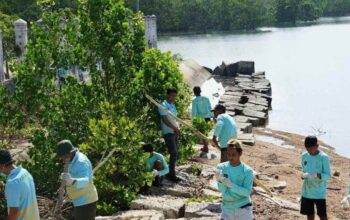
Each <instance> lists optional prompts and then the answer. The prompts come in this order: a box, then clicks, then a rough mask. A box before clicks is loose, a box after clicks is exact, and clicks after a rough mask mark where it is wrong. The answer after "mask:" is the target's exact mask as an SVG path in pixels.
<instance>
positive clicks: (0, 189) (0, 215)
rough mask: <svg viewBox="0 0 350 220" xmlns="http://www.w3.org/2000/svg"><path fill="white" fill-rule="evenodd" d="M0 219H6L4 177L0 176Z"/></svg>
mask: <svg viewBox="0 0 350 220" xmlns="http://www.w3.org/2000/svg"><path fill="white" fill-rule="evenodd" d="M0 219H7V207H6V198H5V178H4V177H0Z"/></svg>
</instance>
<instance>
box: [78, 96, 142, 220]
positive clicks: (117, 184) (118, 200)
mask: <svg viewBox="0 0 350 220" xmlns="http://www.w3.org/2000/svg"><path fill="white" fill-rule="evenodd" d="M118 108H119V107H118V106H113V105H111V104H109V103H107V102H105V103H102V104H101V111H102V114H101V117H100V118H98V119H91V120H90V129H91V133H92V135H90V136H89V137H88V139H87V140H86V142H85V143H84V144H82V145H81V146H80V147H81V149H82V151H84V152H86V153H87V154H88V156H89V158H91V161H92V163H93V164H95V165H97V164H98V162H99V161H100V159H101V158H103V156H102V155H107V154H108V153H109V152H110V151H111V150H112V149H115V150H116V151H115V153H114V156H113V157H112V158H111V159H110V160H108V162H107V163H106V164H105V165H104V166H102V167H101V168H100V169H99V170H98V171H97V172H96V173H95V184H96V187H97V189H98V194H99V198H100V201H99V210H100V214H105V215H107V214H111V213H114V212H116V211H118V210H120V209H127V208H128V204H129V202H130V201H131V200H133V199H134V198H135V196H136V194H137V192H138V191H139V189H140V188H141V187H142V186H143V185H144V184H145V182H146V179H147V177H148V175H147V173H145V163H144V161H145V160H144V156H143V152H142V151H141V146H140V142H141V141H142V140H143V134H142V130H141V129H140V127H139V124H138V123H140V122H139V121H135V120H132V119H130V118H128V116H126V115H125V116H121V115H120V113H119V112H118V111H116V110H117V109H118ZM115 119H118V120H115ZM111 195H113V196H111Z"/></svg>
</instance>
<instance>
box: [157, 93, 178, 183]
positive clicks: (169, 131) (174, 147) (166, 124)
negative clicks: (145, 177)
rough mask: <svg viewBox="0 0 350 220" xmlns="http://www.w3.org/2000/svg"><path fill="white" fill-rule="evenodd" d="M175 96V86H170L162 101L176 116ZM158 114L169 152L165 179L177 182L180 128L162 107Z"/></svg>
mask: <svg viewBox="0 0 350 220" xmlns="http://www.w3.org/2000/svg"><path fill="white" fill-rule="evenodd" d="M176 96H177V90H176V89H175V88H171V89H168V90H167V97H166V100H164V101H163V102H162V105H163V106H164V108H166V109H167V110H168V111H170V112H171V113H173V114H174V115H175V116H176V113H177V112H176V107H175V99H176ZM158 110H159V114H160V116H161V120H160V123H161V126H162V132H163V137H164V140H165V145H166V147H167V149H168V152H169V154H170V161H169V173H168V174H167V176H166V177H167V179H168V180H170V181H172V182H179V181H180V179H179V178H178V177H177V176H176V174H175V165H176V160H177V156H178V147H179V135H180V129H179V125H178V124H177V123H176V121H175V119H174V118H173V117H171V116H170V115H168V113H167V112H165V111H163V109H161V108H159V109H158Z"/></svg>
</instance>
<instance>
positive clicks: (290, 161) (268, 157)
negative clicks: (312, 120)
mask: <svg viewBox="0 0 350 220" xmlns="http://www.w3.org/2000/svg"><path fill="white" fill-rule="evenodd" d="M253 133H254V134H256V135H264V136H270V137H275V138H278V139H282V140H284V141H285V144H287V145H292V146H294V148H292V149H291V148H283V147H281V146H278V145H276V144H272V143H268V142H263V141H257V142H256V144H255V145H254V146H245V147H244V152H243V161H244V162H245V163H247V164H248V165H250V166H251V167H252V168H253V169H254V170H255V171H256V172H258V173H259V174H266V176H267V177H270V178H271V179H270V180H266V181H262V180H261V181H260V182H262V183H263V184H265V185H266V186H268V187H269V188H270V189H272V190H273V186H274V185H276V184H277V183H278V182H279V181H285V182H286V183H287V187H286V188H284V189H282V190H273V193H274V194H275V195H276V196H278V197H281V198H283V199H285V200H288V201H290V202H293V203H295V204H298V205H299V198H300V191H301V187H302V179H301V177H300V176H301V172H300V170H301V166H300V157H301V154H302V153H303V152H304V151H305V148H304V145H303V144H304V138H305V137H304V136H301V135H297V134H291V133H287V132H282V131H274V130H270V129H266V128H255V129H254V131H253ZM320 145H321V147H320V149H321V150H322V151H324V152H326V153H327V154H328V155H329V156H330V160H331V169H332V174H334V172H335V171H338V172H340V176H339V177H336V176H333V178H332V180H330V181H329V182H328V190H327V191H328V196H327V210H328V215H329V219H350V210H345V209H344V208H342V206H341V204H340V201H341V200H342V198H343V197H344V196H345V195H346V191H347V189H348V184H349V173H350V159H348V158H345V157H342V156H340V155H338V154H336V153H335V152H334V151H333V149H332V148H331V147H330V146H328V145H327V144H325V143H323V142H322V141H320ZM211 150H214V149H211ZM216 151H217V150H216ZM206 163H210V164H211V165H214V164H215V163H218V160H212V161H210V162H209V161H207V162H206ZM252 198H253V202H254V215H255V218H256V219H261V220H262V219H264V220H265V219H283V220H290V219H306V217H304V216H302V215H301V214H299V212H298V211H292V210H287V209H284V208H281V207H279V205H278V204H275V203H272V202H269V201H267V200H266V199H265V198H263V197H262V196H260V195H257V194H254V195H253V196H252ZM316 219H318V217H316Z"/></svg>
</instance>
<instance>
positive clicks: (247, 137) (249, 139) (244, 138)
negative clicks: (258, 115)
mask: <svg viewBox="0 0 350 220" xmlns="http://www.w3.org/2000/svg"><path fill="white" fill-rule="evenodd" d="M238 140H239V141H241V142H242V143H243V144H245V145H250V146H253V145H254V144H255V137H254V135H253V134H239V135H238Z"/></svg>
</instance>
